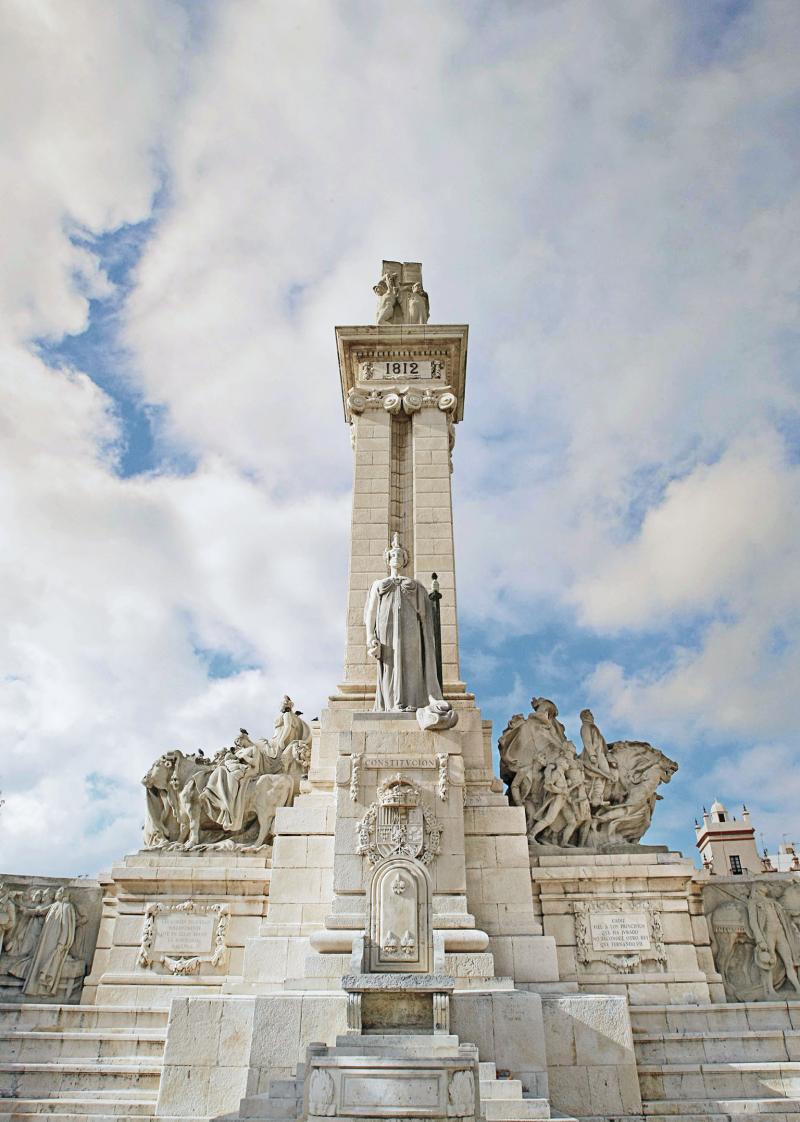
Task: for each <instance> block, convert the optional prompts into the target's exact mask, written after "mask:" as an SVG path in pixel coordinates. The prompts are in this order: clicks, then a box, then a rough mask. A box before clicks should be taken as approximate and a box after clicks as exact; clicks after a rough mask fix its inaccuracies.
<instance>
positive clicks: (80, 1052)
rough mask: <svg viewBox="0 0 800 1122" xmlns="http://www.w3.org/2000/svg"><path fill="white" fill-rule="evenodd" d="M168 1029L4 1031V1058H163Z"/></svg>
mask: <svg viewBox="0 0 800 1122" xmlns="http://www.w3.org/2000/svg"><path fill="white" fill-rule="evenodd" d="M165 1040H166V1030H164V1029H135V1030H133V1031H126V1032H121V1031H119V1030H117V1031H116V1032H106V1031H97V1030H94V1029H92V1030H88V1031H86V1032H75V1031H69V1032H34V1031H31V1030H22V1029H16V1030H14V1031H12V1032H6V1031H3V1030H2V1029H0V1056H2V1057H3V1059H4V1060H18V1061H31V1062H35V1061H41V1060H46V1061H53V1060H60V1059H69V1060H72V1059H76V1060H77V1059H84V1058H88V1059H95V1060H96V1059H102V1058H106V1057H115V1058H128V1059H130V1060H132V1061H133V1060H136V1059H139V1058H160V1057H161V1056H163V1054H164V1042H165Z"/></svg>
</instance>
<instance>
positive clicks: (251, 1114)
mask: <svg viewBox="0 0 800 1122" xmlns="http://www.w3.org/2000/svg"><path fill="white" fill-rule="evenodd" d="M281 1111H283V1113H281ZM301 1113H302V1099H301V1100H299V1101H298V1100H296V1099H273V1098H272V1097H271V1096H267V1095H250V1096H248V1097H247V1098H244V1099H242V1101H241V1103H240V1104H239V1113H238V1115H236V1117H237V1118H246V1119H247V1120H248V1122H260V1120H262V1122H263V1120H266V1119H269V1122H281V1120H282V1119H284V1118H290V1119H292V1122H294V1120H295V1119H296V1118H298V1117H299V1116H300V1114H301Z"/></svg>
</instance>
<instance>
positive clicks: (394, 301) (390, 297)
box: [372, 273, 400, 323]
mask: <svg viewBox="0 0 800 1122" xmlns="http://www.w3.org/2000/svg"><path fill="white" fill-rule="evenodd" d="M372 291H373V292H374V293H375V295H376V296H377V297H378V311H377V314H376V316H375V322H376V323H392V322H393V321H394V313H395V308H397V307H399V305H400V293H399V288H398V284H397V273H384V274H383V276H382V277H381V279H380V280H379V281H378V283H377V284H374V285H373V286H372Z"/></svg>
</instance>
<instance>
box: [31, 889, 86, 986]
mask: <svg viewBox="0 0 800 1122" xmlns="http://www.w3.org/2000/svg"><path fill="white" fill-rule="evenodd" d="M80 922H84V921H83V920H82V919H81V918H80V917H79V916H78V912H77V909H76V907H75V905H74V904H73V903H72V902H71V900H70V899H69V898H68V897H66V896H65V894H64V890H63V888H58V889H57V890H56V896H55V900H54V901H53V903H52V904H51V905H50V907H49V908H48V911H47V915H46V916H45V921H44V927H43V928H42V934H41V937H40V939H39V943H38V946H37V947H36V953H35V954H34V956H33V963H32V964H31V968H30V973H29V974H28V980H27V982H26V983H25V986H24V992H25V993H26V994H28V995H29V996H32V997H36V996H41V997H44V996H51V995H52V994H54V993H55V992H56V990H57V989H58V987H59V985H60V982H61V973H62V971H63V969H64V963H65V962H66V959H67V955H68V954H69V951H70V948H71V947H72V944H73V943H74V942H75V933H76V931H77V928H78V924H79V923H80Z"/></svg>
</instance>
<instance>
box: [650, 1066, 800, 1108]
mask: <svg viewBox="0 0 800 1122" xmlns="http://www.w3.org/2000/svg"><path fill="white" fill-rule="evenodd" d="M638 1072H639V1086H640V1087H641V1091H642V1098H643V1099H647V1100H648V1101H653V1100H662V1101H664V1100H666V1101H675V1100H677V1101H679V1102H683V1101H686V1100H689V1099H711V1100H717V1099H773V1098H777V1097H779V1096H781V1095H783V1096H785V1097H786V1098H792V1099H794V1098H800V1063H792V1062H784V1063H771V1062H769V1061H767V1060H762V1061H759V1062H755V1063H739V1062H737V1061H731V1062H729V1063H696V1064H689V1063H687V1064H639V1065H638Z"/></svg>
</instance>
